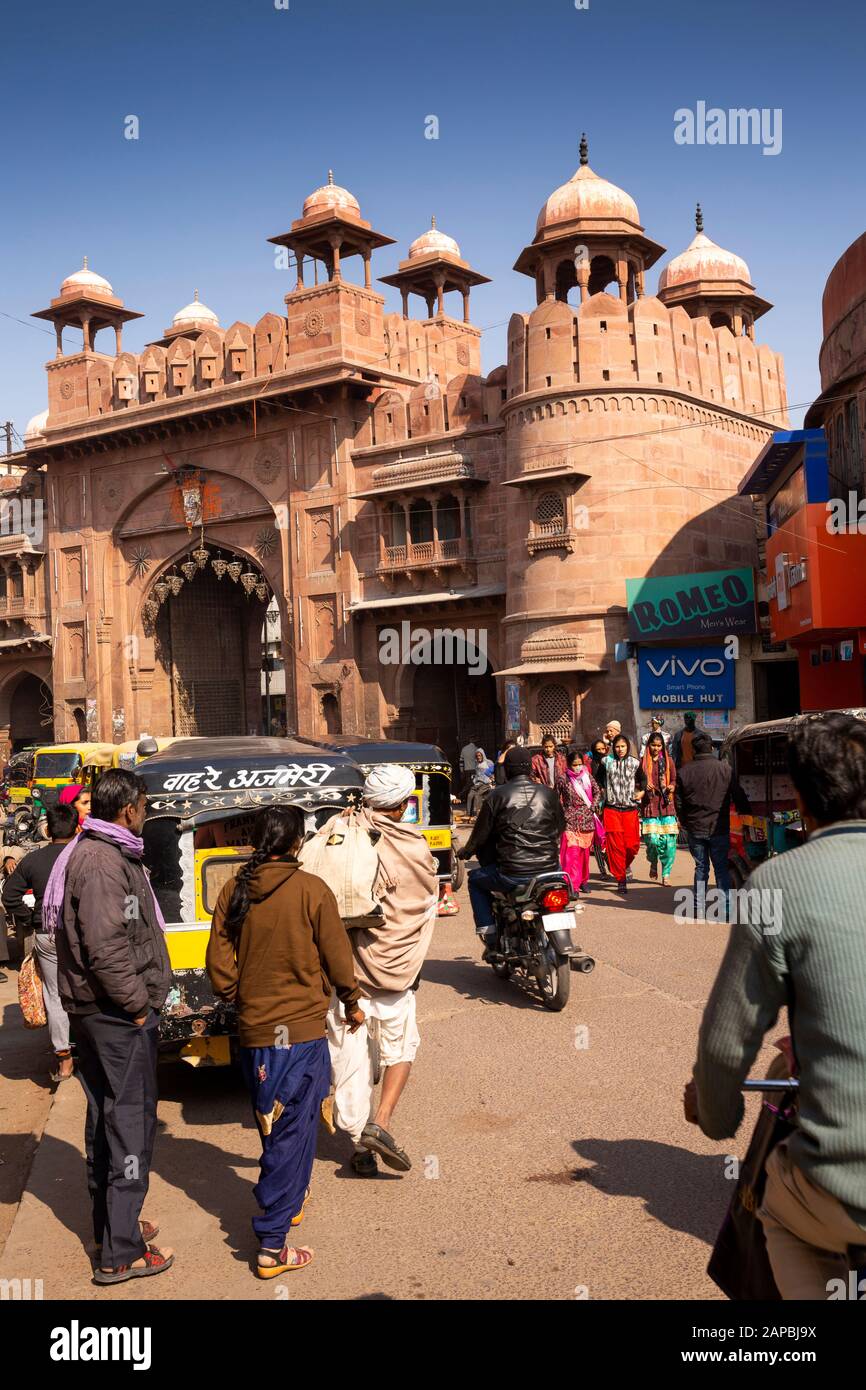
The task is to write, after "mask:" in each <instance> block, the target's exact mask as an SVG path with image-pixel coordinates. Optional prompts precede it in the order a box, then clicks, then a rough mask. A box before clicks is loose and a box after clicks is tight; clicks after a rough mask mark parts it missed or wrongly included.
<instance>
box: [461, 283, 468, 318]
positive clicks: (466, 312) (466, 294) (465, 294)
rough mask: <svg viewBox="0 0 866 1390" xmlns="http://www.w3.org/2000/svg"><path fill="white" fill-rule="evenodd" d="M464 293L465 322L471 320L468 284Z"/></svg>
mask: <svg viewBox="0 0 866 1390" xmlns="http://www.w3.org/2000/svg"><path fill="white" fill-rule="evenodd" d="M462 293H463V322H464V323H468V322H469V289H468V287H467V286H465V285H464V287H463V291H462Z"/></svg>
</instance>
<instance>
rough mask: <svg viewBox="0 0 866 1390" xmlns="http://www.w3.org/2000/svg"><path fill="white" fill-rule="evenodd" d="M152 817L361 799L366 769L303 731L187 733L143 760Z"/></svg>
mask: <svg viewBox="0 0 866 1390" xmlns="http://www.w3.org/2000/svg"><path fill="white" fill-rule="evenodd" d="M135 772H136V774H137V775H138V776H140V777H141V778H142V780H143V781H144V783H145V786H146V787H147V796H148V803H149V810H148V814H149V815H150V816H176V817H179V818H180V819H183V820H186V819H190V818H192V817H195V818H196V819H200V818H201V816H202V814H206V815H207V818H208V819H211V818H213V817H214V816H217V815H220V814H222V815H226V814H232V813H236V814H240V813H242V812H244V811H252V810H257V809H258V808H259V807H260V806H266V805H272V804H277V805H288V804H292V805H298V806H301V807H304V808H307V809H309V810H313V809H315V808H316V807H317V806H322V805H329V804H334V801H335V798H336V799H337V800H339V801H340V802H346V801H352V800H358V801H360V795H361V790H362V788H363V785H364V774H363V772H362V770H361V768H360V767H358V765H357V764H356V763H355V762H354V761H353V759H352V758H350V757H349V756H347V754H346V753H344V752H342V751H338V750H334V749H329V748H325V747H324V746H322V745H320V744H316V743H313V742H312V741H311V740H308V739H298V738H269V737H268V738H253V737H249V738H195V739H193V738H190V739H179V740H178V741H177V742H176V743H172V744H170V745H169V746H168V747H167V748H163V749H162V750H161V751H160V752H158V753H154V754H153V756H152V757H149V758H145V759H144V761H143V762H140V763H138V764H137V765H136V768H135Z"/></svg>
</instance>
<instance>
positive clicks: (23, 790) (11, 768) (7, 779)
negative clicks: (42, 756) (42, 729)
mask: <svg viewBox="0 0 866 1390" xmlns="http://www.w3.org/2000/svg"><path fill="white" fill-rule="evenodd" d="M35 752H36V746H35V745H34V746H33V747H32V748H22V749H21V750H20V752H18V753H13V754H12V757H11V758H10V759H9V763H8V765H7V768H6V772H5V774H4V777H3V782H4V785H5V792H6V796H7V797H8V798H9V800H10V801H11V802H12V803H13V805H15V806H23V805H24V804H25V803H26V802H28V801H29V800H30V799H31V795H32V793H31V786H30V784H31V782H32V781H33V756H34V754H35Z"/></svg>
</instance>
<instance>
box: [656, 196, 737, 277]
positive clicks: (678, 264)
mask: <svg viewBox="0 0 866 1390" xmlns="http://www.w3.org/2000/svg"><path fill="white" fill-rule="evenodd" d="M696 226H697V229H698V230H697V232H696V234H695V236H694V237H693V238H692V240H691V241H690V242H689V244H688V246H687V247H686V249H685V251H681V252H680V254H679V255H678V256H674V258H673V260H672V261H669V262H668V264H667V265H666V266H665V268H664V270H663V271H662V273H661V275H660V276H659V289H660V290H672V289H674V288H675V287H676V286H677V285H691V284H694V283H695V281H696V280H722V281H725V282H726V283H727V282H728V281H731V280H742V281H745V283H746V284H747V285H750V284H751V283H752V277H751V274H750V272H749V267H748V266H747V265H746V262H745V261H744V260H743V259H742V258H741V257H740V256H735V255H734V253H733V251H726V250H725V249H724V247H722V246H717V245H716V243H715V242H714V241H711V240H710V238H709V237H708V236H706V235H705V234H704V222H703V218H702V216H701V208H700V203H699V204H698V215H697V218H696Z"/></svg>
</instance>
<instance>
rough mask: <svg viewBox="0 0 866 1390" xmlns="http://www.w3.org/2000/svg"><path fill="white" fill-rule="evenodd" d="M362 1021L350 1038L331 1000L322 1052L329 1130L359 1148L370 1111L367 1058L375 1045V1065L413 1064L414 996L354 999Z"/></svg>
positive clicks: (380, 993)
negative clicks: (329, 1094)
mask: <svg viewBox="0 0 866 1390" xmlns="http://www.w3.org/2000/svg"><path fill="white" fill-rule="evenodd" d="M358 1008H359V1009H361V1010H362V1011H363V1013H365V1014H366V1016H367V1020H368V1021H367V1023H365V1024H363V1025H362V1027H360V1028H359V1029H358V1030H357V1031H356V1032H355V1033H351V1032H350V1031H349V1029H348V1027H347V1026H346V1018H345V1014H344V1013H343V1006H342V1004H340V1003H339V1001H338V999H337V996H336V995H333V996H332V997H331V1007H330V1009H329V1010H328V1018H327V1031H328V1051H329V1052H330V1054H331V1081H332V1083H333V1086H334V1111H333V1118H334V1124H335V1125H336V1126H337V1128H338V1129H343V1130H345V1131H346V1133H347V1134H349V1135H351V1137H352V1139H353V1140H354V1143H355V1146H356V1147H357V1148H360V1138H361V1133H362V1131H363V1129H364V1126H365V1125H366V1124H368V1123H369V1121H370V1111H371V1108H372V1105H373V1058H374V1047H375V1045H376V1044H378V1049H379V1064H380V1066H381V1067H383V1068H384V1067H393V1066H394V1065H395V1064H396V1063H397V1062H413V1061H414V1060H415V1053H416V1052H417V1051H418V1044H419V1043H420V1041H421V1036H420V1034H419V1032H418V1025H417V1023H416V1021H415V990H413V989H402V990H399V991H396V992H395V991H391V990H376V991H374V993H373V997H372V998H370V999H359V1000H358Z"/></svg>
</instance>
